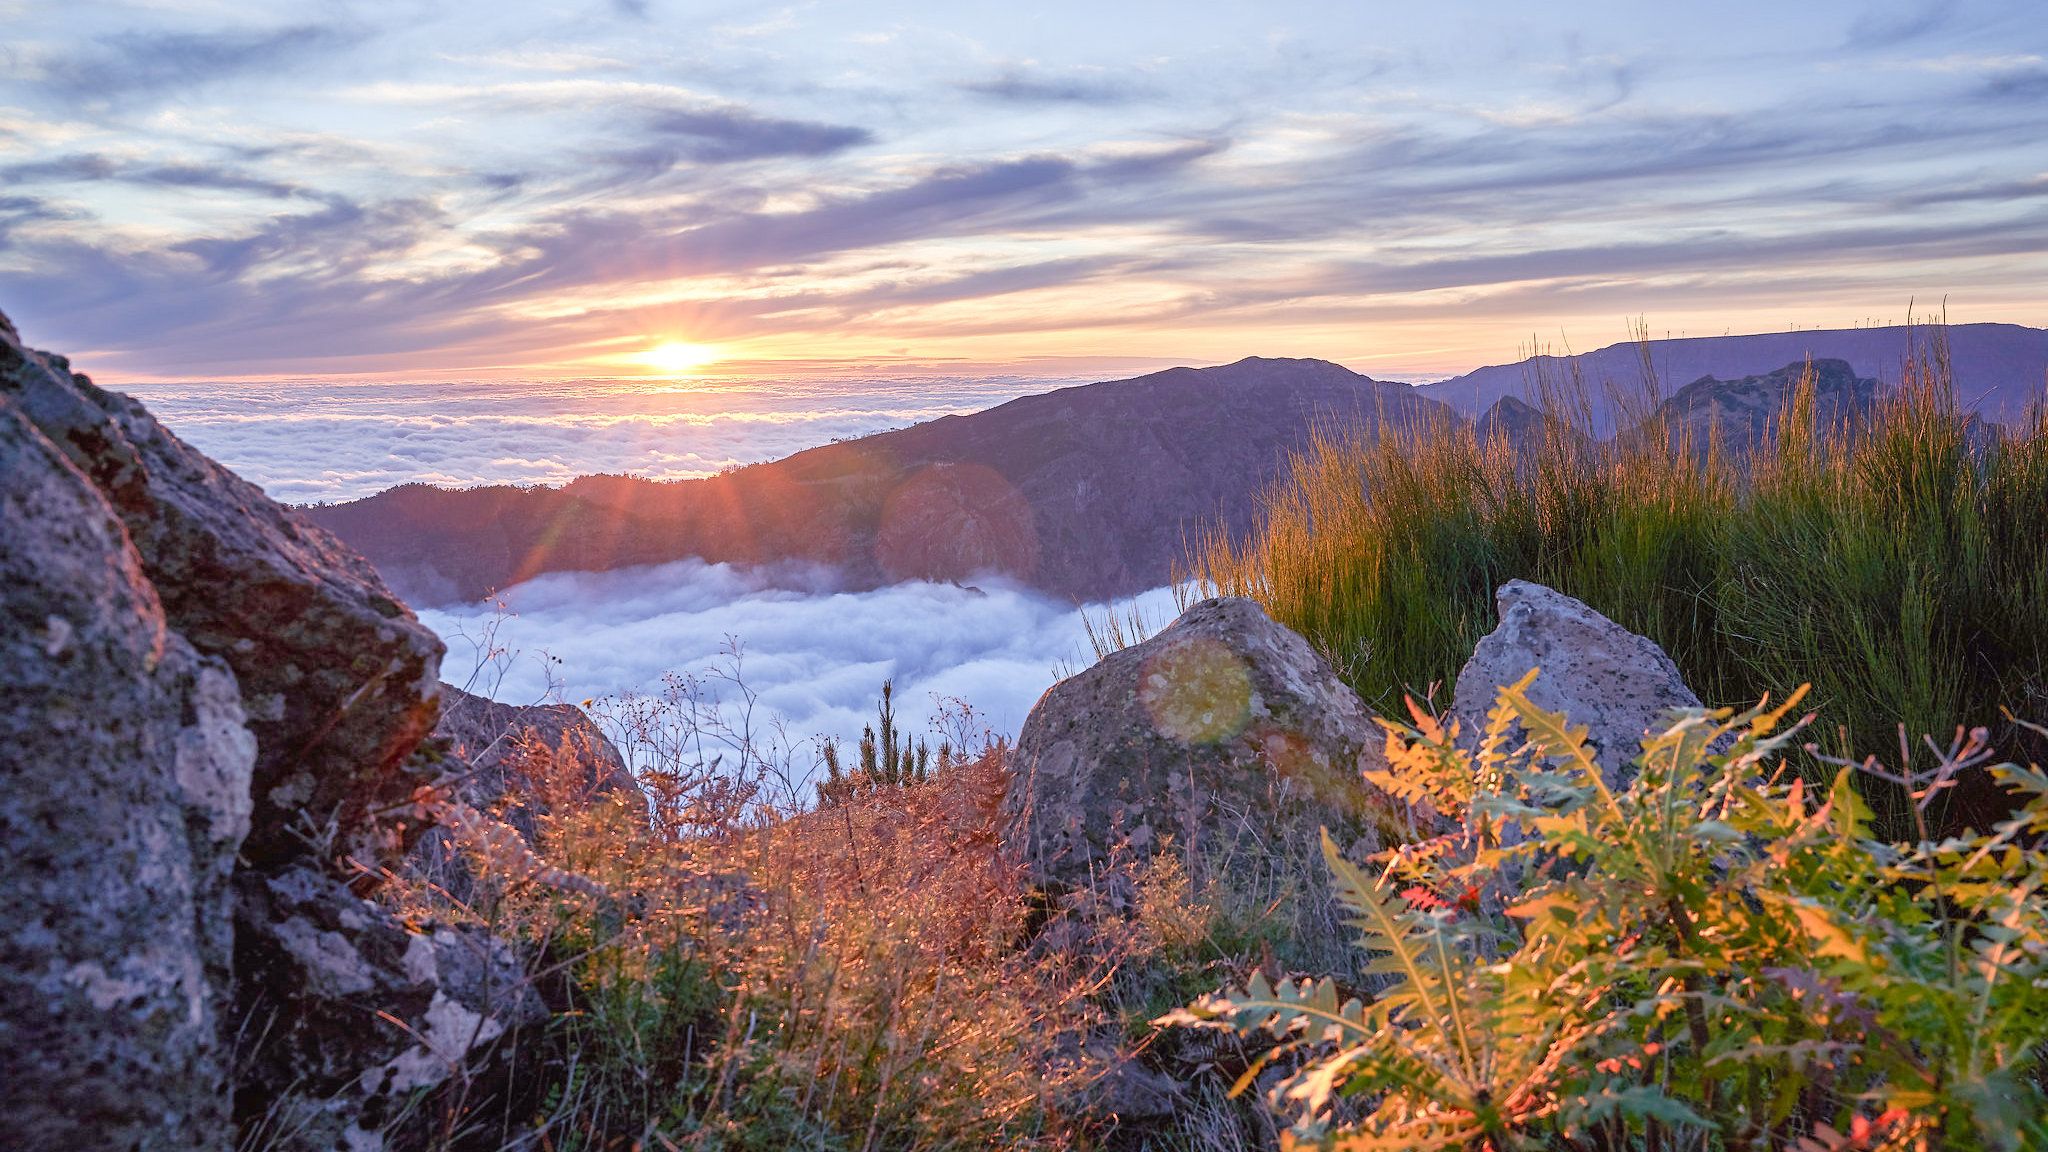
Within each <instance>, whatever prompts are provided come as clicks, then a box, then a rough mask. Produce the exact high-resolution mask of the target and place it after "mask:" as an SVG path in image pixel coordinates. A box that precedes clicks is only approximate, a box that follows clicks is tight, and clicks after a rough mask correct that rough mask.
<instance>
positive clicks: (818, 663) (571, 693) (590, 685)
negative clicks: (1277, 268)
mask: <svg viewBox="0 0 2048 1152" xmlns="http://www.w3.org/2000/svg"><path fill="white" fill-rule="evenodd" d="M505 600H506V603H507V604H508V606H509V607H510V608H511V610H512V612H513V613H514V615H512V616H511V617H509V618H507V619H505V620H504V621H502V622H501V623H500V624H499V625H498V628H497V631H496V633H495V640H496V642H497V643H498V644H501V645H505V646H506V647H508V648H511V649H516V650H517V651H518V653H519V656H518V657H517V658H515V659H513V660H512V661H511V662H510V664H509V666H508V670H507V672H506V674H505V675H504V678H503V679H502V680H498V678H497V674H496V672H495V671H492V670H486V672H485V673H484V674H483V675H482V676H481V677H480V678H479V679H481V680H483V681H485V682H484V683H482V684H481V686H480V687H481V688H482V689H484V690H489V691H490V692H491V694H492V695H494V696H495V697H496V698H498V699H500V700H507V701H512V702H517V703H532V702H534V701H537V700H539V699H541V698H542V697H543V696H545V695H547V694H548V692H549V688H550V683H551V680H550V678H551V677H554V678H559V680H560V685H559V694H560V696H561V698H563V699H566V700H569V701H572V702H573V701H581V700H584V699H586V698H590V697H600V696H605V695H610V694H615V693H620V692H627V691H634V692H641V693H647V692H658V691H659V690H660V687H661V683H662V677H663V676H664V675H665V674H678V675H689V674H692V673H703V672H705V671H707V670H713V669H718V668H722V667H724V666H725V664H726V660H725V653H726V651H727V648H728V645H729V644H730V643H733V642H737V644H738V645H739V647H740V650H741V654H742V660H741V664H740V673H741V676H742V677H743V679H744V680H745V683H746V685H747V687H748V688H749V689H751V690H752V691H753V692H755V693H757V694H758V700H757V704H756V709H757V714H756V716H755V722H756V723H757V724H761V725H763V726H764V727H765V726H766V718H767V717H770V716H772V717H774V718H776V719H779V720H780V721H781V722H782V724H783V725H784V727H785V730H786V732H787V733H788V735H789V736H790V738H791V740H792V742H793V743H804V742H807V741H808V740H809V739H810V738H811V737H813V736H818V735H824V736H831V737H836V738H838V739H840V740H842V741H847V742H852V741H856V740H858V739H859V736H860V730H861V727H862V725H864V724H868V723H872V722H873V715H874V706H875V700H876V698H877V696H878V695H879V694H880V690H881V686H882V681H883V680H885V679H892V680H893V681H894V682H895V689H896V701H897V705H898V712H899V715H900V716H903V717H905V718H907V719H908V721H909V722H908V723H907V724H905V727H906V728H907V729H908V730H910V731H913V732H916V731H919V730H920V729H921V728H922V727H923V725H922V724H921V723H920V722H919V721H920V720H921V719H922V717H923V716H924V715H925V714H929V713H931V712H935V711H936V710H937V707H936V704H937V702H939V701H943V700H946V699H949V698H958V699H961V700H965V701H966V702H967V703H969V704H971V705H972V706H973V707H974V708H975V710H976V711H977V712H978V713H980V714H981V716H982V717H983V718H984V719H985V721H986V723H987V724H988V725H989V727H990V728H991V729H992V730H993V732H994V733H995V734H996V735H1000V736H1011V737H1014V736H1015V735H1016V732H1017V730H1018V728H1019V727H1020V726H1021V725H1022V724H1023V721H1024V717H1025V715H1026V714H1027V713H1028V712H1029V711H1030V709H1031V706H1032V705H1033V704H1034V703H1036V702H1037V700H1038V697H1039V696H1040V695H1042V694H1043V693H1044V691H1045V690H1046V689H1047V688H1049V687H1051V686H1052V683H1053V681H1054V679H1055V673H1056V670H1057V669H1061V668H1066V669H1073V668H1081V667H1086V666H1087V665H1089V664H1092V663H1093V662H1094V653H1093V651H1092V649H1091V647H1090V645H1089V642H1088V638H1087V632H1086V629H1085V627H1084V625H1083V622H1082V610H1081V609H1077V608H1076V607H1074V606H1072V605H1067V604H1061V603H1059V602H1057V601H1054V600H1051V599H1048V598H1046V597H1043V596H1040V595H1038V594H1036V593H1034V592H1031V591H1028V590H1025V589H1021V588H1018V587H1015V586H1011V585H1007V584H1003V583H1000V582H994V581H990V582H983V583H981V584H979V585H978V586H975V587H962V586H959V585H952V584H929V583H921V582H918V583H907V584H898V585H893V586H890V587H886V588H879V589H875V590H873V591H867V592H844V591H838V590H837V589H836V586H835V577H834V575H833V573H831V572H830V571H829V570H824V569H815V568H781V569H743V568H735V567H732V566H729V565H723V564H718V565H707V564H704V563H702V562H700V561H695V560H686V561H680V562H677V563H673V564H661V565H655V566H651V567H646V568H634V569H622V570H619V571H615V572H605V573H552V574H549V575H546V576H542V577H540V578H538V579H536V580H533V581H530V582H528V583H526V584H522V585H519V586H517V587H515V588H512V589H510V590H509V591H507V592H506V593H505ZM1133 606H1135V608H1136V609H1137V610H1138V611H1139V613H1140V614H1141V615H1142V616H1143V617H1145V619H1146V620H1147V621H1148V622H1150V623H1151V624H1152V625H1153V626H1154V627H1157V626H1163V625H1164V624H1165V623H1166V622H1168V621H1170V620H1171V619H1172V618H1173V615H1174V607H1173V595H1172V592H1171V590H1170V589H1158V590H1155V591H1152V592H1147V593H1145V594H1143V595H1141V596H1139V597H1137V598H1136V599H1135V600H1134V601H1133V602H1132V604H1130V605H1124V606H1121V607H1123V608H1129V607H1133ZM1095 614H1096V616H1097V617H1098V618H1099V616H1100V614H1101V613H1100V610H1099V609H1098V610H1096V613H1095ZM491 615H492V613H491V610H490V609H489V608H487V607H485V606H475V607H470V608H465V609H461V610H457V611H428V612H423V613H421V619H422V620H423V621H425V622H426V624H427V625H428V626H429V627H431V628H433V629H435V630H436V631H437V632H439V633H441V635H442V636H443V637H444V638H446V639H447V640H448V642H449V656H448V659H447V662H446V663H445V664H444V666H443V669H442V675H443V677H444V678H445V679H448V680H450V681H451V682H454V683H458V684H460V683H462V682H463V681H464V680H465V679H468V678H469V676H470V672H471V669H472V668H474V667H476V666H477V663H478V661H477V660H476V658H475V655H474V653H475V647H474V645H473V643H471V639H473V638H477V637H480V636H482V635H483V633H484V631H485V629H486V628H487V627H488V625H489V623H490V620H491ZM543 653H545V655H546V656H547V657H550V658H552V659H545V660H544V659H542V658H541V656H542V654H543ZM491 681H496V682H495V683H491ZM472 690H473V691H474V690H478V688H472ZM726 699H727V700H729V701H731V700H733V699H734V697H733V694H732V693H731V692H730V691H729V690H728V691H727V692H726ZM934 743H936V739H934ZM808 766H809V762H808V759H807V758H806V759H803V760H801V761H800V767H808Z"/></svg>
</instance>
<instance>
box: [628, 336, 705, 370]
mask: <svg viewBox="0 0 2048 1152" xmlns="http://www.w3.org/2000/svg"><path fill="white" fill-rule="evenodd" d="M635 359H637V360H639V361H640V362H641V363H642V364H645V365H647V366H648V367H649V368H653V369H655V370H657V371H661V372H690V371H694V370H695V369H698V368H702V367H704V366H705V365H707V364H716V363H718V349H717V348H715V347H713V346H711V345H709V344H691V343H689V342H687V341H684V340H664V341H662V342H661V343H659V344H656V345H655V346H654V347H652V348H649V349H648V350H647V351H645V352H642V353H640V354H639V355H638V356H637V357H635Z"/></svg>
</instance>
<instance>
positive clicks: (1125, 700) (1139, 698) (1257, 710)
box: [1003, 598, 1406, 888]
mask: <svg viewBox="0 0 2048 1152" xmlns="http://www.w3.org/2000/svg"><path fill="white" fill-rule="evenodd" d="M1384 747H1385V733H1383V732H1382V731H1380V730H1379V729H1378V727H1377V726H1376V725H1374V723H1373V721H1372V718H1371V716H1370V715H1369V714H1368V713H1367V712H1366V710H1365V707H1364V705H1363V704H1361V703H1360V702H1359V699H1358V697H1357V695H1356V694H1355V693H1353V692H1352V691H1351V689H1350V688H1349V687H1347V686H1346V685H1345V684H1344V682H1343V681H1342V680H1340V679H1338V677H1337V674H1336V672H1335V671H1334V670H1333V669H1332V668H1331V667H1330V666H1329V664H1328V663H1327V662H1326V661H1324V660H1323V659H1322V657H1320V656H1318V655H1317V654H1316V653H1315V651H1314V650H1313V649H1311V648H1310V647H1309V645H1308V642H1307V641H1305V640H1303V639H1302V638H1301V637H1300V636H1298V635H1296V634H1294V633H1293V632H1291V631H1289V630H1288V629H1286V628H1284V627H1282V626H1281V625H1279V624H1276V623H1274V622H1273V620H1272V619H1271V618H1270V617H1268V616H1267V615H1266V613H1265V611H1264V610H1263V609H1261V608H1260V607H1259V606H1258V605H1257V604H1255V603H1253V602H1252V601H1250V600H1245V599H1238V598H1224V599H1215V600H1204V601H1202V602H1201V603H1199V604H1196V605H1194V606H1193V607H1191V608H1189V609H1188V610H1187V611H1186V612H1185V613H1183V614H1182V615H1181V616H1180V618H1179V619H1177V620H1175V621H1174V622H1173V623H1172V624H1171V625H1169V626H1168V627H1167V628H1165V629H1164V630H1162V631H1161V632H1160V633H1159V634H1158V635H1156V636H1154V637H1152V638H1151V639H1150V640H1147V641H1145V642H1144V643H1141V644H1136V645H1133V646H1131V647H1129V648H1125V649H1123V650H1122V651H1119V652H1113V653H1111V654H1110V655H1109V656H1107V657H1106V658H1104V659H1103V660H1102V661H1101V662H1100V663H1098V664H1096V665H1095V666H1094V667H1092V668H1090V669H1088V670H1087V671H1085V672H1082V673H1081V674H1079V675H1077V676H1073V677H1070V678H1068V679H1066V680H1063V681H1061V682H1060V683H1058V684H1055V685H1054V686H1053V687H1052V688H1051V689H1050V690H1049V691H1047V692H1046V694H1045V696H1044V697H1043V698H1042V699H1040V700H1039V702H1038V704H1037V706H1036V707H1034V708H1032V710H1031V714H1030V716H1029V717H1027V718H1026V719H1025V721H1024V728H1023V731H1022V732H1021V733H1020V734H1019V736H1018V740H1017V749H1016V753H1015V765H1016V770H1015V776H1014V777H1013V779H1012V781H1011V784H1010V787H1009V791H1008V793H1007V794H1006V795H1005V796H1004V799H1003V811H1004V818H1005V828H1006V831H1005V843H1006V844H1007V845H1008V846H1009V848H1010V849H1011V850H1013V851H1015V852H1017V853H1018V854H1019V855H1020V856H1021V858H1022V859H1023V861H1024V862H1025V865H1026V866H1027V867H1028V868H1029V869H1030V870H1031V873H1032V875H1033V877H1034V879H1036V880H1037V881H1038V882H1039V883H1042V884H1047V885H1052V886H1056V887H1063V888H1071V887H1075V886H1081V885H1086V884H1087V883H1088V882H1089V881H1090V878H1091V876H1099V875H1103V874H1105V873H1106V872H1107V870H1108V866H1109V865H1110V864H1111V862H1112V860H1113V858H1117V857H1124V858H1129V857H1131V856H1137V857H1143V856H1146V855H1149V854H1151V853H1152V852H1153V851H1154V850H1156V849H1157V848H1158V846H1159V844H1160V842H1161V841H1162V839H1163V838H1165V837H1168V836H1171V837H1173V838H1174V840H1175V841H1176V842H1177V843H1178V844H1179V845H1180V847H1181V848H1182V849H1183V850H1187V851H1191V852H1193V853H1195V854H1196V855H1197V856H1207V857H1209V858H1213V859H1226V858H1232V857H1242V858H1246V859H1249V858H1251V857H1252V856H1253V855H1259V854H1265V855H1271V854H1274V853H1278V854H1285V855H1290V856H1294V855H1299V854H1300V853H1301V852H1302V851H1303V850H1307V858H1308V859H1311V860H1318V861H1319V860H1320V855H1319V853H1318V852H1316V851H1315V850H1314V849H1313V848H1312V847H1311V846H1312V845H1313V844H1314V843H1315V842H1316V838H1317V829H1318V828H1319V827H1322V826H1328V827H1329V828H1330V829H1331V830H1332V832H1333V834H1336V835H1339V836H1340V837H1342V838H1343V842H1345V843H1349V844H1356V845H1359V846H1361V847H1372V848H1376V847H1378V846H1379V843H1380V841H1381V839H1382V837H1383V836H1384V835H1386V834H1388V833H1390V832H1392V831H1394V830H1396V829H1398V828H1402V827H1405V823H1406V814H1405V812H1401V811H1397V810H1396V806H1395V804H1394V802H1393V801H1392V800H1391V799H1390V798H1388V797H1386V796H1385V795H1384V794H1381V793H1379V792H1378V790H1376V789H1374V788H1372V787H1371V786H1369V785H1367V784H1366V783H1365V782H1364V781H1363V779H1362V778H1361V776H1360V773H1361V771H1362V770H1363V769H1364V768H1367V767H1384V766H1385V763H1386V761H1385V759H1384V751H1383V750H1384Z"/></svg>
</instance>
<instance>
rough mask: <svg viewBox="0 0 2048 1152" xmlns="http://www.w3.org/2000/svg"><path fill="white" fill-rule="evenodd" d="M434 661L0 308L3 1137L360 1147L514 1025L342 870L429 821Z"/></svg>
mask: <svg viewBox="0 0 2048 1152" xmlns="http://www.w3.org/2000/svg"><path fill="white" fill-rule="evenodd" d="M440 656H441V644H440V641H439V640H438V639H437V638H436V637H434V636H433V634H432V633H431V632H429V631H428V630H427V629H426V628H424V627H423V626H422V625H420V623H419V622H418V621H417V620H416V619H414V617H413V615H412V613H411V612H410V611H408V610H407V609H406V608H405V606H404V605H402V604H400V603H398V602H397V601H396V600H394V599H392V598H391V596H390V594H389V593H388V592H386V591H385V589H384V587H383V585H382V584H381V583H380V582H379V581H378V579H377V576H376V574H375V573H374V572H372V571H371V570H370V569H369V567H368V565H367V564H365V563H364V562H363V561H362V560H361V559H360V558H359V557H357V556H355V555H354V554H353V553H351V552H349V551H348V550H347V549H346V548H345V547H343V546H342V545H340V544H339V543H338V542H337V541H335V540H334V539H333V538H332V537H330V536H328V535H327V534H326V533H325V532H322V531H321V530H319V529H317V528H314V527H312V526H310V525H309V524H307V523H306V522H304V521H303V520H301V519H300V518H299V517H298V516H297V514H296V513H293V512H291V511H289V510H288V509H285V508H282V507H280V506H279V505H277V504H275V503H274V502H272V501H271V500H269V499H268V498H267V497H265V496H264V495H263V493H262V492H261V491H259V490H258V489H256V488H255V487H253V486H251V485H249V484H247V483H244V482H243V481H241V480H239V479H237V478H236V477H234V476H233V475H232V474H230V473H229V472H227V471H226V470H225V469H223V468H221V467H220V466H219V465H217V464H215V463H213V462H212V461H211V460H208V459H207V458H206V457H204V456H202V455H200V454H199V453H197V452H195V451H193V450H192V449H191V448H189V447H187V446H186V445H185V444H183V443H182V442H181V441H179V440H178V439H177V438H176V437H174V436H172V435H171V434H170V433H168V432H166V431H164V430H163V428H161V427H160V426H159V425H157V423H156V422H155V421H154V420H153V419H151V418H150V416H149V415H148V414H147V413H146V412H144V411H143V409H142V408H141V406H140V405H138V404H136V403H134V402H133V401H131V400H129V399H127V398H125V397H122V396H118V395H115V394H112V393H108V392H105V391H102V390H100V389H99V388H96V387H94V386H93V384H92V383H91V382H90V381H89V380H87V379H86V378H85V377H83V376H79V375H74V374H73V373H72V372H71V371H70V366H69V364H68V362H67V361H66V360H65V359H64V358H63V357H61V356H56V355H53V354H49V353H42V352H34V351H30V350H28V349H26V348H24V347H23V346H22V344H21V342H20V340H19V338H18V336H17V334H16V332H15V330H14V328H13V326H12V325H11V324H9V323H7V321H6V319H5V317H4V316H0V657H4V658H5V660H6V661H7V667H8V669H9V680H8V683H7V685H6V688H5V690H4V692H0V843H5V844H6V846H7V849H8V852H9V866H8V867H7V868H6V869H5V870H4V871H0V1147H7V1148H29V1149H40V1148H63V1149H71V1148H135V1149H158V1148H162V1149H174V1148H175V1149H217V1148H225V1147H228V1146H232V1145H234V1144H235V1143H237V1140H238V1136H237V1133H236V1128H235V1123H234V1122H233V1121H235V1120H240V1121H243V1122H245V1123H246V1124H248V1125H249V1127H248V1128H247V1129H246V1130H245V1131H244V1132H243V1133H242V1134H241V1135H242V1136H243V1137H247V1143H248V1144H250V1145H251V1146H265V1147H304V1148H333V1147H343V1146H346V1147H351V1148H371V1147H376V1146H377V1134H378V1133H380V1132H381V1130H382V1128H383V1127H384V1125H385V1124H386V1122H388V1121H389V1120H391V1119H393V1118H395V1117H396V1116H397V1115H398V1114H399V1113H400V1112H401V1111H402V1106H404V1105H406V1104H407V1103H408V1102H410V1101H414V1100H416V1099H417V1097H418V1095H419V1093H421V1092H422V1091H425V1090H429V1089H431V1088H432V1087H433V1086H434V1085H436V1084H438V1083H441V1082H443V1081H446V1080H448V1079H450V1078H456V1077H462V1076H468V1075H472V1074H475V1073H476V1071H477V1069H476V1067H475V1066H474V1061H475V1060H476V1059H477V1058H478V1055H477V1049H479V1048H480V1047H487V1046H488V1045H489V1044H490V1042H491V1041H493V1040H494V1039H495V1038H496V1037H498V1036H499V1035H500V1034H502V1033H503V1032H504V1031H505V1030H506V1029H508V1028H512V1027H515V1026H517V1025H518V1024H520V1023H521V1022H523V1021H526V1020H529V1019H532V1018H533V1016H534V1015H535V1013H536V1012H537V1011H538V1009H537V1006H536V1005H537V1002H536V1001H535V1000H534V997H533V995H532V993H531V992H530V991H528V990H526V989H525V987H524V985H523V984H522V983H521V977H522V972H521V966H520V963H519V959H520V958H519V957H517V956H516V955H514V954H512V953H511V952H510V951H509V950H508V949H507V948H506V946H505V945H504V944H502V943H500V942H494V941H492V940H490V939H489V938H488V937H486V936H484V935H482V934H481V933H476V932H470V931H463V930H458V929H453V928H433V929H428V928H423V927H420V926H416V925H415V926H406V925H401V924H399V923H398V922H397V921H396V920H394V919H393V917H392V916H391V914H390V912H389V911H388V910H386V909H384V908H382V907H381V906H379V905H376V904H374V903H371V902H369V901H367V900H365V899H363V898H362V897H361V896H359V895H357V894H356V893H355V892H353V891H351V890H350V888H349V886H348V883H347V882H348V881H354V880H358V879H362V878H364V877H366V876H372V875H374V870H375V869H377V868H380V867H383V866H388V865H390V864H394V863H397V862H398V860H399V858H400V856H399V850H400V849H401V848H402V847H403V845H404V842H405V840H406V839H407V838H408V837H409V836H411V835H413V834H415V833H416V832H417V831H418V829H419V828H420V827H421V826H422V824H423V823H424V820H423V817H424V815H425V814H426V812H427V810H428V808H429V805H427V804H426V803H425V800H427V799H429V798H431V796H432V791H431V789H430V788H428V785H430V784H431V783H432V782H433V780H434V777H435V770H436V769H435V765H434V764H433V763H431V762H430V760H429V759H428V758H425V757H415V756H414V751H415V747H416V746H417V745H418V744H419V742H420V740H421V738H422V737H423V736H425V735H426V733H427V732H428V730H429V729H430V728H431V727H432V726H433V724H434V720H435V712H436V708H437V703H438V699H439V693H438V679H437V675H436V673H437V671H438V667H439V663H440ZM356 865H362V866H365V867H366V869H368V870H367V871H359V870H356V868H355V866H356ZM230 1049H232V1050H233V1056H232V1058H230V1056H229V1055H228V1052H229V1050H230ZM231 1075H232V1076H233V1078H234V1080H235V1083H233V1084H230V1083H229V1079H230V1076H231ZM231 1101H232V1105H231ZM280 1119H282V1121H283V1122H284V1126H283V1127H279V1126H278V1124H277V1123H276V1122H277V1121H279V1120H280Z"/></svg>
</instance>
